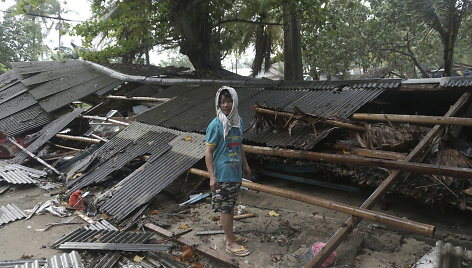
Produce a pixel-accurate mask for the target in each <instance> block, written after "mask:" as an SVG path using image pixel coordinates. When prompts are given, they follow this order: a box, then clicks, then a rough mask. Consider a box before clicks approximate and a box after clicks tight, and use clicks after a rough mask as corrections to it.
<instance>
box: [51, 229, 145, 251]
mask: <svg viewBox="0 0 472 268" xmlns="http://www.w3.org/2000/svg"><path fill="white" fill-rule="evenodd" d="M152 236H153V234H152V233H139V232H120V231H110V230H87V229H85V228H79V229H77V230H75V231H73V232H72V233H70V234H68V235H66V236H64V237H62V238H60V239H59V240H57V241H56V242H54V243H53V244H52V245H51V247H52V248H58V247H59V245H60V244H62V243H65V242H100V243H130V244H140V243H145V242H146V241H148V240H149V239H151V237H152Z"/></svg>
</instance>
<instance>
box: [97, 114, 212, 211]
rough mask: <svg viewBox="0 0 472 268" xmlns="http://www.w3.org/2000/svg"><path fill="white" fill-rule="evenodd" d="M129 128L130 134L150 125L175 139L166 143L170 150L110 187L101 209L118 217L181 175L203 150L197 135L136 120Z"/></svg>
mask: <svg viewBox="0 0 472 268" xmlns="http://www.w3.org/2000/svg"><path fill="white" fill-rule="evenodd" d="M128 128H129V130H130V131H129V134H132V133H133V132H134V131H131V130H133V129H135V130H136V131H139V130H140V129H143V128H149V129H150V130H152V131H156V132H159V131H162V132H164V131H167V132H169V133H171V134H174V135H176V138H174V139H173V140H172V141H171V142H170V143H169V145H171V146H172V149H171V150H169V151H167V152H166V153H164V154H163V155H162V156H160V157H159V158H157V159H156V160H154V161H152V162H151V161H148V162H146V163H145V164H144V165H143V166H142V167H140V168H138V169H136V170H135V171H134V172H133V173H131V174H130V175H129V176H128V177H126V178H125V179H123V180H122V181H121V182H119V183H118V184H117V185H116V186H115V187H114V188H112V189H111V192H113V194H112V197H111V198H110V199H108V200H107V201H106V202H105V204H104V205H103V206H102V207H101V208H100V209H101V210H103V211H106V212H107V213H108V214H110V215H113V216H115V217H116V218H117V219H119V220H122V219H124V218H125V217H126V216H127V215H129V214H130V213H131V212H133V211H134V210H135V209H136V208H138V207H139V206H141V205H142V204H145V203H147V202H149V201H150V200H151V199H152V198H153V197H154V196H155V195H157V194H158V193H159V192H160V191H161V190H162V189H164V188H165V187H166V186H167V185H168V184H170V183H171V182H172V181H174V180H175V179H176V178H177V177H178V176H179V175H180V174H182V173H184V172H185V171H187V170H188V169H189V168H190V167H192V166H193V165H194V164H195V163H196V162H197V161H199V160H200V159H202V157H203V156H204V153H205V143H204V140H205V138H204V136H203V135H200V134H196V133H187V132H181V131H176V130H171V129H166V128H163V127H158V126H150V125H145V124H142V123H137V122H135V123H133V124H132V125H130V126H129V127H128ZM128 128H127V129H128ZM120 134H121V133H120Z"/></svg>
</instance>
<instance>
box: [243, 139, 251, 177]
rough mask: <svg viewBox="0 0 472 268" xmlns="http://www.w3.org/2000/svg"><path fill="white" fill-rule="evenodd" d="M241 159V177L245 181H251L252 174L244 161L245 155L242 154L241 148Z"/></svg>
mask: <svg viewBox="0 0 472 268" xmlns="http://www.w3.org/2000/svg"><path fill="white" fill-rule="evenodd" d="M241 158H242V160H243V176H244V178H245V179H248V180H251V179H252V172H251V168H250V167H249V164H248V163H247V160H246V154H245V153H244V150H243V147H242V146H241Z"/></svg>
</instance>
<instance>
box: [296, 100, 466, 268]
mask: <svg viewBox="0 0 472 268" xmlns="http://www.w3.org/2000/svg"><path fill="white" fill-rule="evenodd" d="M470 96H471V94H470V93H468V92H466V93H464V94H463V95H462V96H461V97H460V98H459V100H457V102H456V103H455V104H454V105H453V106H451V108H450V109H449V111H448V112H447V113H446V114H445V115H444V116H445V117H451V116H454V115H455V114H456V113H457V112H458V111H459V110H460V108H462V106H463V105H465V104H466V103H467V101H468V100H469V99H470ZM443 129H444V128H443V127H442V126H440V125H435V126H434V127H433V128H432V129H431V130H430V131H429V132H428V134H426V136H425V137H424V138H423V139H422V140H421V141H420V143H418V145H416V147H415V148H414V149H413V150H412V151H411V152H410V153H409V154H408V156H407V157H406V158H405V161H412V160H413V159H416V158H417V157H419V156H420V155H421V154H422V153H423V152H424V151H425V150H426V149H427V148H428V147H429V146H430V145H431V142H432V141H433V140H434V139H436V138H437V137H438V136H439V135H440V134H441V132H442V130H443ZM400 173H401V172H400V170H394V171H393V172H392V173H390V175H389V176H388V177H387V178H386V179H385V180H384V181H383V182H382V184H380V186H379V187H377V189H375V191H374V192H373V193H372V194H371V195H370V196H369V198H367V200H366V201H364V203H363V204H362V205H361V206H360V207H361V208H367V209H369V208H372V207H373V206H374V204H375V203H376V202H377V201H378V200H379V199H380V198H381V197H382V196H383V195H384V194H385V193H386V192H387V190H388V189H389V188H390V186H391V185H393V184H394V182H395V181H396V179H397V178H398V177H399V175H400ZM361 220H362V219H360V218H357V217H353V216H351V217H349V218H348V219H347V220H346V221H345V222H344V224H343V225H342V226H341V227H340V228H339V229H338V230H337V231H336V232H335V233H334V235H333V236H332V237H331V238H330V239H329V240H328V241H327V242H326V245H325V246H324V247H323V248H322V249H321V250H320V251H319V252H318V253H317V254H316V255H315V256H314V257H313V258H312V259H311V260H310V261H309V262H307V263H306V264H305V266H304V268H311V267H316V268H318V267H321V264H322V263H323V262H324V261H325V260H326V259H327V258H328V257H329V256H330V254H331V253H332V252H333V251H334V250H335V249H336V248H337V247H338V246H339V245H340V244H341V242H342V241H343V240H344V239H346V238H347V236H348V235H349V233H350V232H352V230H354V228H355V227H356V226H357V225H358V224H359V222H360V221H361Z"/></svg>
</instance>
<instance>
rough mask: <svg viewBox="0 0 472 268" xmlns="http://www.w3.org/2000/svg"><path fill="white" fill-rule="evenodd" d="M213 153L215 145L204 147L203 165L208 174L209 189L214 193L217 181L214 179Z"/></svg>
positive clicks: (217, 186)
mask: <svg viewBox="0 0 472 268" xmlns="http://www.w3.org/2000/svg"><path fill="white" fill-rule="evenodd" d="M214 151H215V145H208V144H207V146H206V150H205V164H206V166H207V170H208V174H210V189H211V191H212V192H215V191H216V190H217V189H218V188H219V185H218V180H217V179H216V177H215V167H214V166H213V152H214Z"/></svg>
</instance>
